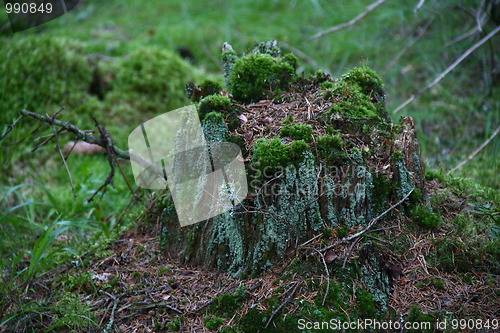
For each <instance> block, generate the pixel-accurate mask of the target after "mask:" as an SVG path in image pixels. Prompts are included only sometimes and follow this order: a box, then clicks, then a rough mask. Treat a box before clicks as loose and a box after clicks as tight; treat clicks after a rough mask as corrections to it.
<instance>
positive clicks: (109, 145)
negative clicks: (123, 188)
mask: <svg viewBox="0 0 500 333" xmlns="http://www.w3.org/2000/svg"><path fill="white" fill-rule="evenodd" d="M94 122H95V124H96V126H97V128H98V129H99V133H100V134H101V140H100V141H101V146H103V147H104V148H105V149H106V156H107V158H108V164H109V174H108V176H107V177H106V180H105V181H104V183H103V184H101V186H99V188H98V189H97V190H96V191H95V192H94V194H92V195H91V196H90V198H88V199H87V201H88V202H91V201H92V200H93V199H94V197H95V195H96V194H97V193H99V192H101V191H102V195H101V197H102V196H103V195H104V193H106V189H107V187H108V185H109V184H111V185H113V186H114V184H113V177H114V175H115V165H114V164H113V158H114V157H115V153H114V151H113V147H114V146H113V142H112V141H111V138H110V135H109V132H108V131H106V129H105V128H104V127H103V126H101V125H100V124H99V123H98V122H97V120H96V119H95V118H94Z"/></svg>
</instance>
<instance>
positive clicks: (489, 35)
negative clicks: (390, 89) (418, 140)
mask: <svg viewBox="0 0 500 333" xmlns="http://www.w3.org/2000/svg"><path fill="white" fill-rule="evenodd" d="M498 31H500V26H498V27H496V29H495V30H493V31H492V32H490V33H489V34H487V35H486V36H484V38H483V39H481V40H480V41H479V42H477V43H476V44H474V45H473V46H472V47H471V48H469V49H468V50H467V51H465V52H464V53H463V54H462V55H461V56H460V58H458V59H457V60H455V62H454V63H453V64H451V65H450V66H449V67H448V68H446V69H445V70H444V71H443V72H442V73H441V74H439V75H438V76H437V77H436V78H435V79H434V81H432V82H431V83H429V84H428V85H427V86H426V87H425V88H423V89H421V90H420V91H419V92H417V93H416V94H414V95H411V96H410V97H409V98H408V99H407V100H406V101H404V102H403V103H402V104H401V105H400V106H398V107H397V108H396V109H395V110H394V111H392V113H393V114H394V113H397V112H399V111H401V109H403V108H404V107H406V106H407V105H408V104H410V103H411V102H413V101H414V100H415V99H417V98H418V97H420V95H422V94H423V93H425V92H426V91H427V90H429V89H430V88H432V87H434V86H435V85H436V84H438V83H439V81H441V80H442V79H443V78H444V77H445V76H446V75H448V74H449V73H450V72H451V71H452V70H453V69H455V67H457V66H458V64H460V63H461V62H462V61H463V60H464V59H465V58H467V57H468V56H469V55H470V54H471V53H472V52H474V51H475V50H476V49H478V48H479V47H480V46H481V45H483V44H484V43H486V42H487V41H488V40H489V39H490V38H492V37H493V36H494V35H495V34H497V33H498Z"/></svg>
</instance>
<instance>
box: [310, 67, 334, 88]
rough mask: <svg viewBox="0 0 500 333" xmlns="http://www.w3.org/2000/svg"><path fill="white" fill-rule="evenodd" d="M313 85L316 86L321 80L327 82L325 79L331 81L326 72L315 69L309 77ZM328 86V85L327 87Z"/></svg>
mask: <svg viewBox="0 0 500 333" xmlns="http://www.w3.org/2000/svg"><path fill="white" fill-rule="evenodd" d="M309 79H310V80H311V81H312V82H313V84H314V85H316V86H319V85H321V84H322V83H323V82H327V81H330V82H331V79H332V78H331V76H330V75H329V74H327V73H325V72H324V71H322V70H317V71H316V72H314V74H312V75H311V76H310V78H309ZM328 88H330V87H328Z"/></svg>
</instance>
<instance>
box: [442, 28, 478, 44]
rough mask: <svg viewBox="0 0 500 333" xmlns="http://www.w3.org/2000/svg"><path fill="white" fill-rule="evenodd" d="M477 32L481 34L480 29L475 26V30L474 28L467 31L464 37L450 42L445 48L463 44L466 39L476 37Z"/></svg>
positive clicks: (461, 36)
mask: <svg viewBox="0 0 500 333" xmlns="http://www.w3.org/2000/svg"><path fill="white" fill-rule="evenodd" d="M477 32H479V28H478V27H477V26H474V28H472V29H471V30H469V31H467V32H466V33H464V34H462V35H460V36H458V37H456V38H455V39H453V40H452V41H449V42H448V43H446V45H445V46H446V47H448V46H452V45H453V44H456V43H458V42H461V41H463V40H464V39H466V38H469V37H470V36H474V35H475V34H476V33H477Z"/></svg>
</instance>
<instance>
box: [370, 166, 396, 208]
mask: <svg viewBox="0 0 500 333" xmlns="http://www.w3.org/2000/svg"><path fill="white" fill-rule="evenodd" d="M392 191H393V184H392V182H391V180H390V179H389V178H387V176H385V175H384V174H382V173H376V174H375V175H374V176H373V195H372V201H371V204H372V206H373V209H374V212H375V213H381V212H383V211H384V210H385V209H387V208H388V207H389V205H388V199H389V198H390V197H391V194H392Z"/></svg>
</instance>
